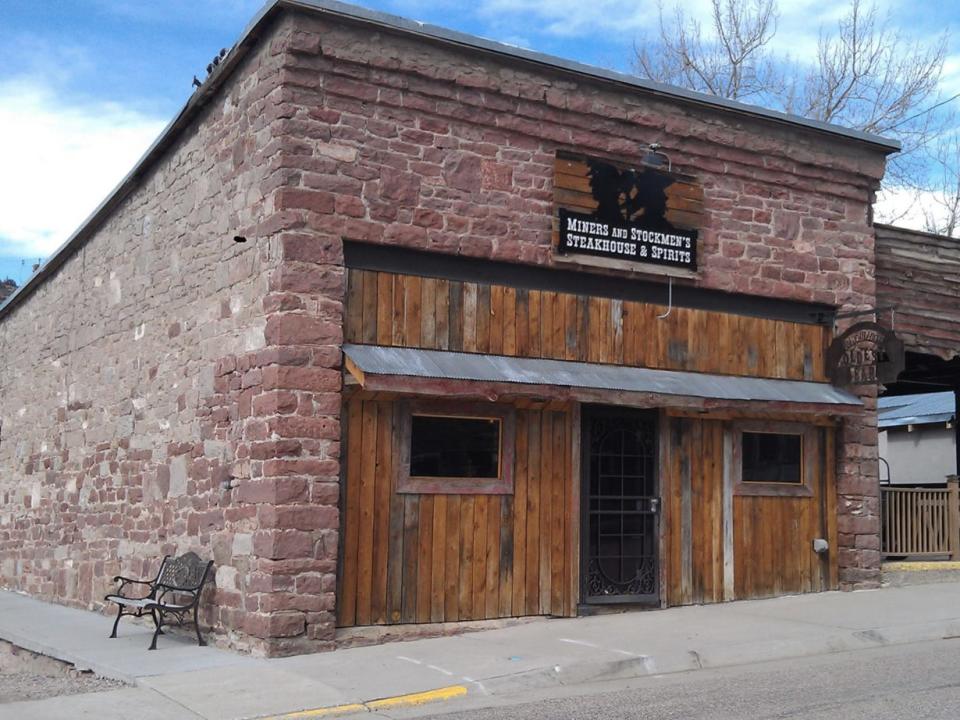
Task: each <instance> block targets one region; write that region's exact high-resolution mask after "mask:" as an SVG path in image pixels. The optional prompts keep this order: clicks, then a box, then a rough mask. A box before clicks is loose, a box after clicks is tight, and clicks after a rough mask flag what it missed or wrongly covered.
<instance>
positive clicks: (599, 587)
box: [582, 408, 660, 603]
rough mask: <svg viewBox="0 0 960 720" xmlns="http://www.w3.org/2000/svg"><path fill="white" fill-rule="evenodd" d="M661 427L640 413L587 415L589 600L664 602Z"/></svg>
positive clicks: (586, 597) (586, 589) (586, 590)
mask: <svg viewBox="0 0 960 720" xmlns="http://www.w3.org/2000/svg"><path fill="white" fill-rule="evenodd" d="M656 438H657V434H656V422H655V419H654V416H652V415H650V414H647V413H640V412H637V411H633V412H629V411H623V410H614V409H599V408H598V409H592V410H585V411H584V427H583V440H584V449H585V452H584V463H583V466H584V470H585V477H584V478H583V486H584V502H583V508H584V514H585V516H586V517H585V518H584V522H583V528H584V530H585V532H586V535H585V537H584V541H583V551H582V555H583V565H584V567H583V574H582V577H583V599H584V601H585V602H587V603H613V602H649V601H657V600H659V583H658V576H659V569H658V550H657V515H658V513H659V504H660V499H659V497H658V496H657V492H658V490H657V457H656V445H657V443H656Z"/></svg>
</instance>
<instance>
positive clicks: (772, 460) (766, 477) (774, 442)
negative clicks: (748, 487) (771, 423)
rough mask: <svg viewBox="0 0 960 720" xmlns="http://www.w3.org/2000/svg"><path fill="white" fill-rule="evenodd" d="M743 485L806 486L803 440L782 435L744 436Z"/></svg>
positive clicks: (749, 434) (796, 436)
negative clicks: (781, 484)
mask: <svg viewBox="0 0 960 720" xmlns="http://www.w3.org/2000/svg"><path fill="white" fill-rule="evenodd" d="M742 443H743V455H742V456H743V469H742V474H741V480H742V481H743V482H765V483H791V484H794V485H799V484H801V483H802V482H803V437H802V436H801V435H792V434H791V435H788V434H782V433H767V432H744V433H743V435H742Z"/></svg>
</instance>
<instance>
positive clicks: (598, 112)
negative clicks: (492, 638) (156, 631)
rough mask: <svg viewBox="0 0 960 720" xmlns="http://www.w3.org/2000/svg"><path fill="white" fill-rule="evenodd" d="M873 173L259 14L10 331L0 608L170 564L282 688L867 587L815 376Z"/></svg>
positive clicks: (644, 97) (592, 86)
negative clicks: (585, 618) (439, 625)
mask: <svg viewBox="0 0 960 720" xmlns="http://www.w3.org/2000/svg"><path fill="white" fill-rule="evenodd" d="M651 144H656V146H655V147H654V148H651V147H650V146H651ZM896 149H897V146H896V144H895V143H892V142H890V141H887V140H884V139H882V138H879V137H875V136H871V135H867V134H863V133H860V132H856V131H852V130H847V129H844V128H839V127H834V126H828V125H824V124H821V123H817V122H812V121H807V120H802V119H799V118H795V117H790V116H786V115H782V114H779V113H776V112H771V111H766V110H763V109H760V108H756V107H751V106H746V105H741V104H737V103H733V102H728V101H724V100H718V99H716V98H710V97H705V96H701V95H698V94H695V93H690V92H687V91H684V90H680V89H676V88H671V87H666V86H662V85H658V84H655V83H649V82H644V81H640V80H637V79H636V78H632V77H627V76H623V75H618V74H615V73H612V72H608V71H604V70H598V69H596V68H590V67H585V66H582V65H578V64H576V63H571V62H567V61H564V60H559V59H556V58H550V57H545V56H542V55H538V54H535V53H531V52H528V51H525V50H521V49H517V48H513V47H508V46H503V45H499V44H497V43H492V42H489V41H486V40H481V39H478V38H474V37H469V36H464V35H461V34H458V33H453V32H449V31H446V30H442V29H438V28H433V27H427V26H423V25H420V24H418V23H411V22H407V21H404V20H401V19H398V18H393V17H389V16H384V15H381V14H377V13H372V12H369V11H366V10H362V9H359V8H353V7H350V6H344V5H342V4H340V3H334V2H324V1H320V0H297V2H289V1H288V0H275V1H274V2H272V3H270V4H269V5H268V6H267V7H266V8H265V9H264V11H262V12H261V13H260V14H259V15H258V16H257V17H256V18H255V20H254V21H253V22H252V23H251V25H250V26H249V28H248V29H247V30H246V32H245V33H244V35H243V37H242V38H241V40H240V41H239V42H238V43H237V45H236V46H235V47H234V48H233V49H232V50H231V51H230V53H229V54H228V55H227V56H226V58H225V59H224V61H223V62H222V63H221V64H220V65H219V67H218V68H216V69H215V70H214V72H213V73H212V75H211V76H210V77H208V78H207V80H206V81H205V82H204V83H203V85H202V87H200V88H199V89H198V90H197V91H196V93H195V94H194V96H193V97H192V98H191V99H190V101H189V102H188V103H187V105H186V106H185V108H184V109H183V111H182V112H181V113H180V114H179V115H178V117H177V118H176V119H175V120H174V121H173V122H172V123H171V125H170V126H169V127H168V128H167V129H166V130H165V131H164V133H163V134H162V136H161V137H160V138H159V139H158V140H157V142H156V143H155V144H154V145H153V146H152V147H151V149H150V150H149V151H148V153H147V154H146V155H145V156H144V158H143V159H142V160H141V161H140V162H139V163H138V165H137V167H136V168H135V169H134V170H133V171H132V172H131V173H130V175H128V176H127V178H125V180H124V181H123V183H122V184H121V185H120V186H119V187H118V189H117V190H116V191H115V192H114V194H112V195H111V196H110V197H109V198H107V200H105V201H104V203H103V204H102V205H101V206H100V208H98V209H97V211H96V212H95V213H94V215H93V216H92V217H91V218H90V220H89V221H87V223H86V224H85V225H84V226H83V227H81V228H80V229H79V230H78V231H77V232H76V233H75V234H74V235H73V236H72V237H71V238H70V239H69V240H68V241H67V243H66V244H65V245H64V246H63V247H62V248H61V249H60V250H59V251H58V252H57V253H56V254H55V255H54V256H53V257H52V258H51V259H50V260H49V261H48V262H47V263H46V264H45V265H44V266H43V267H42V268H41V269H40V270H39V271H38V273H36V274H35V275H34V277H33V278H32V279H31V280H30V281H29V282H28V283H26V284H25V286H24V287H23V288H21V289H20V290H19V291H18V292H17V293H16V294H14V295H13V296H12V297H11V298H10V299H9V301H8V302H7V303H6V304H5V305H4V306H3V307H2V309H0V356H2V357H3V358H4V362H3V363H2V365H0V414H2V425H0V586H3V587H6V588H13V589H17V590H20V591H24V592H27V593H30V594H32V595H34V596H36V597H40V598H44V599H47V600H52V601H56V602H61V603H66V604H70V605H74V606H78V607H94V608H95V607H99V606H100V599H101V598H102V596H103V595H104V594H105V593H106V592H108V591H109V589H111V587H112V586H111V582H110V578H111V577H112V576H114V575H115V574H117V573H119V572H121V571H123V572H124V573H125V574H149V572H150V571H151V570H152V569H154V568H155V567H156V564H157V562H158V558H159V557H160V556H162V555H163V554H164V553H167V552H179V551H184V550H188V549H193V550H195V551H196V552H197V553H198V554H200V555H201V556H204V557H211V558H213V559H214V560H215V563H216V583H215V586H216V587H215V589H214V590H213V591H212V592H211V594H210V596H209V598H208V601H207V603H206V617H205V620H204V621H205V623H209V624H210V625H212V626H213V627H214V628H215V629H216V630H217V631H218V633H219V638H220V640H221V642H223V643H225V644H230V645H232V646H235V647H240V648H249V649H251V650H252V651H254V652H257V653H260V654H273V655H276V654H287V653H295V652H309V651H314V650H322V649H329V648H332V647H334V646H335V644H336V643H337V642H339V641H349V640H350V639H351V637H352V636H351V633H354V632H356V631H355V630H352V629H351V628H357V627H364V626H370V625H395V624H408V625H411V626H414V627H416V628H420V629H421V630H422V629H423V625H424V624H425V623H431V622H439V621H447V622H449V621H461V620H466V619H485V618H496V617H510V616H517V615H541V614H543V615H573V614H576V613H577V612H579V611H580V610H581V608H582V607H583V606H586V605H591V604H594V603H605V602H631V603H636V602H642V603H649V604H654V605H663V606H665V605H676V604H685V603H695V602H714V601H722V600H731V599H736V598H744V597H762V596H769V595H776V594H780V593H785V592H804V591H816V590H821V589H827V588H835V587H840V588H844V589H850V588H856V587H871V586H875V585H876V584H877V582H878V577H879V562H880V557H879V550H878V548H879V544H878V533H879V529H878V489H877V460H876V457H877V449H876V442H877V431H876V412H875V405H876V388H875V386H861V387H858V388H855V390H856V394H851V393H850V392H847V391H844V390H839V389H837V388H833V387H832V386H830V385H829V383H828V380H827V368H826V367H825V355H826V348H827V345H828V344H829V342H830V339H831V337H832V335H833V331H834V328H835V316H836V315H837V313H845V312H848V311H858V310H864V309H868V308H872V307H874V305H875V303H876V298H875V281H874V233H873V229H872V227H871V221H870V206H871V203H872V201H873V197H874V192H875V190H876V189H877V187H878V183H879V180H880V178H881V177H882V175H883V171H884V163H885V157H886V156H887V155H888V154H889V153H891V152H893V151H895V150H896ZM655 215H656V216H657V217H654V216H655ZM571 219H572V220H571ZM844 322H849V321H845V320H841V322H840V324H841V327H842V324H843V323H844ZM816 539H820V540H825V541H826V546H827V549H826V552H822V551H823V550H824V547H823V544H822V543H820V544H818V548H819V549H820V550H821V552H819V553H818V552H815V551H814V548H813V541H814V540H816ZM338 627H339V628H340V629H339V630H338V629H337V628H338Z"/></svg>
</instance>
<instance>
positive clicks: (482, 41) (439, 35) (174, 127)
mask: <svg viewBox="0 0 960 720" xmlns="http://www.w3.org/2000/svg"><path fill="white" fill-rule="evenodd" d="M284 9H294V10H303V11H307V12H315V13H320V14H325V15H330V16H332V17H336V18H341V19H343V20H347V21H350V22H354V23H360V24H365V25H372V26H374V27H377V28H380V29H383V30H388V31H392V32H397V33H402V34H405V35H412V36H418V37H422V38H424V39H427V40H430V41H432V42H439V43H444V44H447V45H455V46H458V47H462V48H466V49H469V50H473V51H476V52H483V53H488V54H493V55H498V56H501V57H505V58H510V59H513V60H517V61H520V62H524V63H529V64H534V65H539V66H541V67H546V68H548V69H552V70H555V71H560V72H566V73H569V74H574V75H578V76H581V77H583V78H585V79H587V80H594V81H601V82H610V83H615V84H618V85H621V86H626V87H628V88H632V89H635V90H638V91H641V92H644V93H646V94H651V95H655V96H659V97H661V98H663V99H665V100H670V101H674V102H680V103H683V104H685V105H695V106H700V107H707V108H713V109H716V110H720V111H724V112H727V113H730V114H734V115H741V116H746V117H752V118H755V119H759V120H765V121H768V122H772V123H775V124H781V125H789V126H794V127H800V128H805V129H807V130H812V131H814V132H819V133H824V134H827V135H832V136H834V137H838V138H843V139H847V140H852V141H856V142H861V143H865V144H867V145H872V146H874V147H876V148H878V149H880V150H881V151H882V152H884V153H885V154H890V153H894V152H898V151H899V150H900V143H899V142H898V141H896V140H890V139H887V138H884V137H881V136H880V135H875V134H873V133H867V132H863V131H862V130H854V129H852V128H845V127H841V126H839V125H831V124H830V123H825V122H822V121H820V120H810V119H808V118H803V117H800V116H799V115H791V114H788V113H783V112H779V111H777V110H769V109H767V108H762V107H759V106H757V105H749V104H746V103H741V102H737V101H735V100H728V99H726V98H721V97H716V96H714V95H705V94H703V93H698V92H694V91H692V90H687V89H685V88H680V87H676V86H673V85H666V84H664V83H659V82H654V81H652V80H644V79H642V78H638V77H635V76H633V75H627V74H625V73H619V72H615V71H613V70H607V69H605V68H598V67H594V66H592V65H586V64H584V63H579V62H575V61H573V60H567V59H565V58H560V57H556V56H553V55H547V54H544V53H538V52H534V51H532V50H527V49H524V48H520V47H516V46H514V45H507V44H504V43H500V42H496V41H494V40H487V39H486V38H481V37H477V36H475V35H468V34H466V33H461V32H456V31H454V30H448V29H446V28H442V27H437V26H435V25H429V24H426V23H421V22H417V21H414V20H407V19H405V18H402V17H398V16H396V15H390V14H388V13H384V12H379V11H376V10H368V9H366V8H362V7H358V6H356V5H350V4H348V3H342V2H336V1H335V0H268V2H267V3H266V4H265V5H264V6H263V7H262V8H261V9H260V11H259V12H258V13H257V14H256V15H255V16H254V17H253V19H252V20H251V21H250V23H249V24H248V25H247V27H246V29H244V31H243V34H242V35H241V36H240V39H239V40H238V41H237V42H236V44H235V45H234V46H233V47H232V48H231V49H230V52H228V53H227V55H226V57H224V59H223V60H222V61H221V63H220V64H219V65H218V66H217V67H216V68H215V69H214V70H213V72H212V73H211V74H210V75H209V76H208V77H207V78H206V79H205V80H204V82H203V84H202V85H201V86H200V87H199V88H197V90H196V92H194V93H193V95H191V96H190V99H189V100H187V102H186V104H185V105H184V106H183V108H182V109H181V110H180V112H179V113H178V114H177V116H176V117H175V118H174V119H173V120H172V121H171V122H170V124H169V125H167V127H165V128H164V129H163V131H162V132H161V133H160V136H159V137H158V138H157V139H156V140H155V141H154V142H153V144H152V145H151V146H150V147H149V148H148V149H147V151H146V153H144V155H143V157H141V158H140V160H138V161H137V164H136V165H135V166H134V167H133V169H132V170H131V171H130V172H129V173H128V174H127V175H126V176H125V177H124V178H123V180H121V181H120V184H119V185H117V187H116V188H114V189H113V191H112V192H111V193H110V194H109V195H108V196H107V197H106V198H105V199H104V201H103V202H102V203H100V205H99V206H97V208H96V209H95V210H94V211H93V212H92V213H91V214H90V216H89V217H88V218H87V219H86V220H84V221H83V223H82V224H81V225H80V227H79V228H78V229H77V230H76V231H75V232H74V233H73V235H71V236H70V237H69V238H68V239H67V240H66V241H65V242H64V243H63V245H61V246H60V247H59V248H58V249H57V250H56V251H55V252H54V253H53V254H52V255H51V256H50V257H49V258H47V260H46V262H44V263H43V264H42V265H41V266H40V268H38V269H37V271H36V272H35V273H34V274H33V275H32V276H31V277H30V278H29V279H28V280H27V282H26V283H24V284H23V285H22V286H21V287H20V288H19V289H17V291H16V292H14V293H13V294H12V295H10V297H8V298H7V300H6V302H4V303H2V304H0V320H2V319H3V318H4V317H5V316H6V315H7V314H8V313H9V312H10V311H11V310H12V309H13V308H14V307H15V306H16V305H19V304H20V302H22V301H23V300H24V299H25V298H26V297H27V296H28V295H30V294H31V293H32V292H33V290H34V289H35V288H36V287H38V286H39V285H40V284H41V283H42V282H43V281H44V280H45V279H46V278H48V277H49V276H51V275H52V274H53V273H54V272H55V271H56V270H57V269H58V268H59V267H60V266H61V265H63V263H64V262H66V260H67V259H68V258H69V257H70V256H71V255H72V254H73V253H74V252H75V251H76V250H77V249H79V248H80V247H82V246H83V244H84V243H85V242H86V241H87V240H88V239H89V238H90V237H92V236H93V234H94V233H95V232H96V230H97V228H98V227H99V226H100V225H101V224H102V223H103V222H105V221H106V219H107V218H108V217H109V216H110V214H111V213H112V212H113V210H114V208H116V207H117V206H118V205H119V204H120V203H121V202H123V200H124V199H125V198H126V197H127V196H128V195H129V194H130V193H131V192H132V191H133V190H134V189H135V188H136V187H137V186H138V184H139V181H140V179H141V178H142V177H143V176H144V175H145V174H146V172H147V171H148V170H149V168H150V167H151V165H152V164H153V163H154V162H156V161H157V160H158V159H159V158H161V157H162V156H163V154H164V153H165V152H166V150H167V148H169V147H170V145H172V144H173V143H174V142H175V141H176V139H177V138H178V137H179V135H180V133H181V132H182V131H183V130H184V129H185V128H186V127H188V126H189V125H190V124H191V123H192V121H193V119H194V117H195V116H196V115H197V113H199V111H200V110H201V108H203V107H204V106H205V105H206V104H207V103H208V102H209V101H210V99H211V98H212V97H213V95H214V94H215V93H216V91H217V90H218V89H219V88H220V86H221V85H222V84H223V83H224V82H225V81H226V79H227V78H228V77H229V76H230V74H231V73H232V72H233V69H234V68H235V67H236V66H237V65H238V64H239V63H240V61H241V60H242V59H243V57H244V56H245V55H246V54H247V53H248V52H249V51H250V50H251V48H253V46H254V45H255V44H256V43H257V41H258V40H259V39H260V36H261V34H262V33H263V32H264V31H265V29H266V28H268V26H269V21H270V20H271V19H272V18H273V17H274V16H275V15H277V14H278V13H279V12H281V11H282V10H284ZM185 80H186V78H185Z"/></svg>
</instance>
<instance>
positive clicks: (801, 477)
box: [730, 420, 823, 497]
mask: <svg viewBox="0 0 960 720" xmlns="http://www.w3.org/2000/svg"><path fill="white" fill-rule="evenodd" d="M731 430H732V432H731V436H732V437H731V438H730V442H731V446H730V447H731V450H732V457H731V458H730V474H731V478H732V480H733V492H734V494H735V495H754V496H764V495H771V496H774V495H779V496H781V497H810V496H811V495H813V494H814V486H815V484H816V483H817V482H819V475H820V473H821V472H823V470H822V467H823V463H822V461H821V458H820V452H821V449H822V447H823V446H822V443H821V440H820V431H819V429H818V428H817V427H816V426H815V425H808V424H806V423H796V422H781V421H776V420H770V421H750V420H744V421H741V422H736V423H734V424H733V426H732V428H731Z"/></svg>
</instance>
